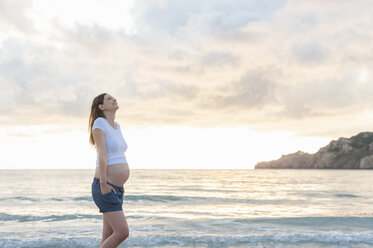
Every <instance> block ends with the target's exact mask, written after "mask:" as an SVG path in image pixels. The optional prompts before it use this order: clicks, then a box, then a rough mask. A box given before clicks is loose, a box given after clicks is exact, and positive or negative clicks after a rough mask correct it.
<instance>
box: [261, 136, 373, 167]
mask: <svg viewBox="0 0 373 248" xmlns="http://www.w3.org/2000/svg"><path fill="white" fill-rule="evenodd" d="M269 168H271V169H272V168H273V169H285V168H286V169H287V168H289V169H373V133H372V132H362V133H359V134H357V135H355V136H352V137H351V138H339V139H338V140H333V141H331V142H330V143H329V144H328V145H327V146H325V147H322V148H320V149H319V151H318V152H316V153H314V154H309V153H305V152H302V151H298V152H296V153H292V154H288V155H282V156H281V158H280V159H277V160H273V161H268V162H259V163H257V164H256V165H255V169H269Z"/></svg>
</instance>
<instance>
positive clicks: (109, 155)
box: [89, 93, 130, 248]
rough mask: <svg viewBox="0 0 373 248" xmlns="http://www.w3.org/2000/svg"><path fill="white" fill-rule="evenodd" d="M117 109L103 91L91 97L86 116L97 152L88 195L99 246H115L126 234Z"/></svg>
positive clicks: (123, 167)
mask: <svg viewBox="0 0 373 248" xmlns="http://www.w3.org/2000/svg"><path fill="white" fill-rule="evenodd" d="M118 109H119V106H118V102H117V100H116V99H115V98H114V97H113V96H111V95H110V94H107V93H103V94H100V95H98V96H96V97H95V98H94V99H93V102H92V106H91V114H90V117H89V133H90V137H89V141H90V143H91V145H92V146H95V147H96V151H97V160H96V170H95V175H94V178H93V182H92V197H93V200H94V202H95V204H96V206H97V207H98V209H99V212H100V213H102V222H103V228H102V240H101V243H100V248H109V247H110V248H112V247H117V246H118V245H119V244H120V243H121V242H122V241H123V240H125V239H126V238H127V237H128V235H129V230H128V224H127V220H126V217H125V216H124V212H123V208H122V205H123V194H124V188H123V185H124V183H125V182H126V181H127V179H128V177H129V175H130V171H129V167H128V163H127V160H126V157H125V155H124V152H125V151H126V150H127V143H126V141H125V140H124V138H123V136H122V131H121V129H120V125H119V124H118V123H117V122H116V121H114V119H115V112H116V111H117V110H118Z"/></svg>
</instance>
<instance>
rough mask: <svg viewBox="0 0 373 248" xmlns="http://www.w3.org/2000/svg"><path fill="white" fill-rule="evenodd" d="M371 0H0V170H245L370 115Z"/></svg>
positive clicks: (361, 126) (370, 119)
mask: <svg viewBox="0 0 373 248" xmlns="http://www.w3.org/2000/svg"><path fill="white" fill-rule="evenodd" d="M372 12H373V2H372V1H368V0H367V1H364V0H361V1H344V0H338V1H337V0H326V1H318V0H314V1H307V0H302V1H280V0H278V1H273V0H271V1H269V0H268V1H267V0H261V1H252V0H246V1H236V0H224V1H223V0H214V1H195V0H190V1H176V0H173V1H171V0H159V1H156V0H154V1H145V0H143V1H141V0H140V1H135V0H133V1H113V0H105V1H103V0H90V1H87V0H80V1H68V0H66V1H56V0H0V87H1V91H0V149H1V156H0V168H1V169H12V168H14V169H34V168H43V169H53V168H68V169H71V168H77V169H91V168H92V169H94V168H95V160H96V151H95V150H94V148H93V147H92V146H90V144H89V143H88V138H89V133H88V118H89V111H90V106H91V103H92V100H93V98H94V97H95V96H97V95H99V94H101V93H103V92H106V93H109V94H111V95H113V96H114V97H116V99H117V101H118V103H119V109H118V111H117V113H116V119H115V120H116V121H117V122H118V123H120V125H121V129H122V133H123V137H124V139H125V140H126V142H127V144H128V149H127V151H126V157H127V160H128V162H129V166H130V168H133V169H151V168H153V169H252V168H254V166H255V164H256V163H257V162H260V161H268V160H273V159H278V158H280V157H281V155H283V154H289V153H293V152H296V151H298V150H302V151H305V152H309V153H314V152H317V150H318V149H319V148H320V147H322V146H325V145H327V144H328V143H329V142H330V141H331V140H333V139H338V138H339V137H350V136H353V135H356V134H357V133H359V132H363V131H371V130H372V128H371V127H372V125H373V111H372V106H373V100H372V97H371V96H372V95H373V84H372V68H373V43H372V40H373V33H372V32H371V30H372V29H373V19H372V18H371V13H372Z"/></svg>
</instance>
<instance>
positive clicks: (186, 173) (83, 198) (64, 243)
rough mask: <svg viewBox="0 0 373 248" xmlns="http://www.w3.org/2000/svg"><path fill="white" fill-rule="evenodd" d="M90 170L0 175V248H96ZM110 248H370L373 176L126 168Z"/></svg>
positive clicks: (98, 222) (98, 221)
mask: <svg viewBox="0 0 373 248" xmlns="http://www.w3.org/2000/svg"><path fill="white" fill-rule="evenodd" d="M93 175H94V171H93V170H90V169H86V170H83V169H82V170H79V169H75V170H63V169H55V170H0V247H1V248H7V247H30V248H31V247H44V248H47V247H53V248H58V247H82V248H83V247H98V246H99V243H100V240H101V232H102V214H100V213H99V210H98V208H97V207H96V205H95V204H94V202H93V200H92V196H91V183H92V180H93ZM124 190H125V194H124V203H123V209H124V214H125V216H126V219H127V223H128V225H129V232H130V235H129V237H128V238H127V239H126V240H125V241H124V242H123V243H122V244H121V245H120V246H119V247H338V248H340V247H373V170H291V169H280V170H275V169H273V170H272V169H265V170H249V169H248V170H207V169H206V170H202V169H201V170H195V169H190V170H178V169H173V170H169V169H132V170H131V174H130V177H129V179H128V181H127V182H126V183H125V184H124Z"/></svg>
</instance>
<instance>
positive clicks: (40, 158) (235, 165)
mask: <svg viewBox="0 0 373 248" xmlns="http://www.w3.org/2000/svg"><path fill="white" fill-rule="evenodd" d="M123 126H125V125H122V133H123V137H124V139H125V140H126V142H127V144H128V149H127V152H126V156H127V160H128V162H129V165H130V167H131V168H136V169H252V168H253V167H254V165H255V164H256V163H257V162H260V161H267V160H273V159H277V158H279V157H281V155H282V154H288V153H293V152H296V151H298V150H303V151H305V152H310V153H313V152H316V151H317V150H318V149H319V148H320V147H321V146H324V145H326V144H327V143H328V142H329V141H330V138H325V137H323V138H317V137H297V136H295V135H294V134H292V133H290V132H271V133H270V132H266V133H260V132H253V131H249V130H248V129H247V128H244V127H241V128H207V129H203V128H191V127H172V126H164V127H152V128H145V129H142V128H131V129H127V128H125V127H123ZM0 135H1V141H0V149H1V150H2V151H3V152H4V153H3V154H4V155H3V156H1V158H0V164H1V167H0V168H4V169H10V168H14V169H19V168H27V169H31V168H65V169H72V168H76V169H77V168H79V169H94V168H95V161H96V151H95V150H94V148H93V147H91V146H90V144H89V143H88V137H89V136H88V133H87V132H85V130H84V129H83V128H82V129H76V128H73V127H58V126H44V127H40V126H36V127H32V128H30V127H14V128H9V129H7V130H6V132H2V133H0Z"/></svg>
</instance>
